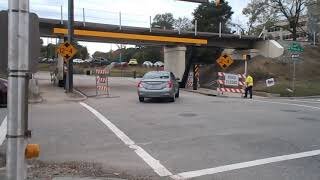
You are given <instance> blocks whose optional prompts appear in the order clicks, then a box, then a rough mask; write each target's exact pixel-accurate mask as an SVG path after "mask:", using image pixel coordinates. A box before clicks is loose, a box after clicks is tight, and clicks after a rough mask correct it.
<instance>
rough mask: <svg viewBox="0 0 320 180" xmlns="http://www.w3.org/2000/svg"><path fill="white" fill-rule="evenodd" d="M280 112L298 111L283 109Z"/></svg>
mask: <svg viewBox="0 0 320 180" xmlns="http://www.w3.org/2000/svg"><path fill="white" fill-rule="evenodd" d="M280 111H282V112H299V111H298V110H291V109H283V110H280Z"/></svg>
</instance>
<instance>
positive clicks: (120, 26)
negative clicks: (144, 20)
mask: <svg viewBox="0 0 320 180" xmlns="http://www.w3.org/2000/svg"><path fill="white" fill-rule="evenodd" d="M119 29H120V30H121V29H122V24H121V11H120V12H119Z"/></svg>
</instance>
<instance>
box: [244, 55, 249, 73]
mask: <svg viewBox="0 0 320 180" xmlns="http://www.w3.org/2000/svg"><path fill="white" fill-rule="evenodd" d="M247 74H248V60H247V59H245V60H244V75H245V76H247Z"/></svg>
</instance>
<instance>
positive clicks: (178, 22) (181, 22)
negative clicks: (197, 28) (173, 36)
mask: <svg viewBox="0 0 320 180" xmlns="http://www.w3.org/2000/svg"><path fill="white" fill-rule="evenodd" d="M173 26H174V29H176V30H181V31H190V30H192V28H193V25H192V21H191V20H190V19H188V18H186V17H183V18H181V17H179V18H178V19H175V21H174V24H173Z"/></svg>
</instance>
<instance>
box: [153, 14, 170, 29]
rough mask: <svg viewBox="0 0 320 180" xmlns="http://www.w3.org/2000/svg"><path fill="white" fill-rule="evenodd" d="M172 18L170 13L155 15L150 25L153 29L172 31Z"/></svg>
mask: <svg viewBox="0 0 320 180" xmlns="http://www.w3.org/2000/svg"><path fill="white" fill-rule="evenodd" d="M173 24H174V18H173V15H172V13H164V14H157V15H156V16H155V17H154V18H153V23H152V24H151V25H152V27H154V28H161V29H173Z"/></svg>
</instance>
